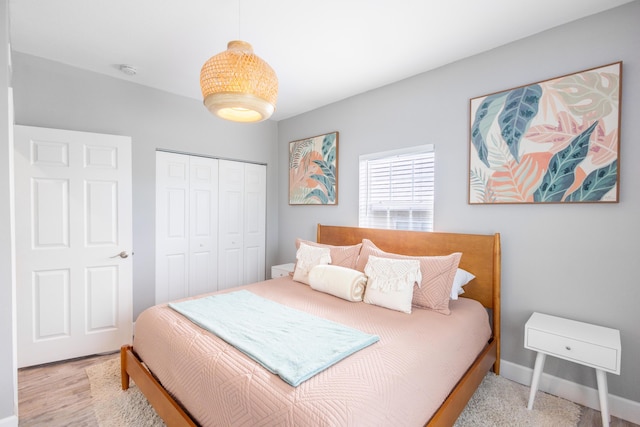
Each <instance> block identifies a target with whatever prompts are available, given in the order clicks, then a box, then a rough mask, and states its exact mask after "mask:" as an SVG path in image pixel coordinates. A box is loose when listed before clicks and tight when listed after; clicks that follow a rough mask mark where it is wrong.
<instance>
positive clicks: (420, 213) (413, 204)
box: [358, 145, 434, 231]
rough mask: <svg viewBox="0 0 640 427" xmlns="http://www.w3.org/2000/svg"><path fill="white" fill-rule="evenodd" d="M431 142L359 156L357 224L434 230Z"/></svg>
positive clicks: (432, 155)
mask: <svg viewBox="0 0 640 427" xmlns="http://www.w3.org/2000/svg"><path fill="white" fill-rule="evenodd" d="M433 177H434V151H433V145H421V146H418V147H411V148H408V149H403V150H394V151H385V152H383V153H374V154H365V155H362V156H360V203H359V208H360V210H359V215H358V222H359V225H360V227H368V228H390V229H397V230H419V231H433V198H434V197H433V196H434V182H433Z"/></svg>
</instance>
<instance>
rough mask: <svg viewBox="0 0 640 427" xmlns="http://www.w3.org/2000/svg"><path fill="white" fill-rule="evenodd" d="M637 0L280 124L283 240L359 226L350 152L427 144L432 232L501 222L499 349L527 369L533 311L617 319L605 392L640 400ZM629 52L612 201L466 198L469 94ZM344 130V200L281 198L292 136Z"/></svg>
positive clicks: (282, 257)
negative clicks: (614, 360)
mask: <svg viewBox="0 0 640 427" xmlns="http://www.w3.org/2000/svg"><path fill="white" fill-rule="evenodd" d="M639 20H640V2H638V1H636V2H633V3H630V4H628V5H625V6H622V7H620V8H617V9H613V10H611V11H607V12H604V13H601V14H598V15H594V16H591V17H588V18H586V19H582V20H580V21H576V22H573V23H570V24H567V25H563V26H561V27H557V28H555V29H552V30H549V31H546V32H544V33H541V34H538V35H534V36H532V37H529V38H526V39H523V40H520V41H518V42H515V43H511V44H509V45H506V46H503V47H500V48H497V49H494V50H492V51H489V52H486V53H483V54H480V55H477V56H474V57H471V58H468V59H465V60H462V61H459V62H456V63H453V64H450V65H447V66H445V67H442V68H440V69H437V70H434V71H431V72H428V73H425V74H421V75H419V76H416V77H413V78H410V79H407V80H404V81H402V82H399V83H396V84H392V85H389V86H386V87H383V88H380V89H376V90H373V91H370V92H367V93H365V94H362V95H359V96H355V97H352V98H349V99H346V100H344V101H341V102H338V103H335V104H332V105H329V106H326V107H323V108H320V109H318V110H316V111H313V112H310V113H307V114H304V115H300V116H297V117H294V118H291V119H288V120H284V121H280V122H279V124H278V144H279V156H280V157H279V159H280V171H279V183H278V186H279V188H280V193H279V194H280V202H279V204H280V208H279V215H280V217H279V221H280V234H279V236H280V238H279V241H280V250H279V256H278V261H279V262H288V261H291V260H293V259H294V258H295V248H294V240H295V238H296V237H303V238H307V239H313V238H315V226H316V223H323V224H333V225H357V221H358V179H357V174H358V156H359V155H360V154H363V153H371V152H376V151H382V150H389V149H394V148H401V147H408V146H413V145H419V144H435V154H436V188H435V191H436V202H435V227H436V230H437V231H452V232H469V233H493V232H500V233H501V235H502V243H503V250H502V255H503V258H502V260H503V262H502V271H503V276H502V278H503V282H502V313H503V317H502V319H503V320H502V337H503V340H502V349H503V353H502V357H503V359H505V360H507V361H510V362H513V363H516V364H519V365H523V366H527V367H533V362H534V354H533V352H531V351H528V350H525V349H524V348H523V327H524V323H525V322H526V320H527V319H528V317H529V316H530V315H531V313H532V312H533V311H539V312H544V313H548V314H553V315H560V316H565V317H568V318H573V319H576V320H581V321H588V322H592V323H596V324H601V325H604V326H608V327H612V328H617V329H620V331H621V336H622V348H623V351H622V375H621V376H616V375H609V390H610V392H611V393H612V394H614V395H618V396H621V397H624V398H627V399H630V400H633V401H636V402H639V401H640V387H638V384H640V365H638V363H637V360H638V355H640V332H639V328H638V325H639V324H640V314H639V310H638V303H639V301H640V290H639V289H640V287H639V286H638V278H637V276H636V274H637V268H638V261H639V259H640V258H639V250H638V242H639V241H640V225H639V223H638V218H639V217H640V216H639V214H640V190H639V186H640V168H639V167H637V165H636V162H637V159H638V158H640V143H639V142H640V125H639V122H638V117H640V81H639V79H638V76H640V54H639V53H638V52H640V51H639V48H640V45H639V42H640V26H639V25H638V22H639ZM619 60H622V61H624V64H623V74H624V75H623V90H622V92H623V96H622V100H623V105H622V128H621V155H622V157H621V167H620V171H621V175H620V183H621V185H620V203H617V204H584V205H561V204H557V205H530V204H529V205H501V206H488V205H481V206H478V205H475V206H470V205H468V204H467V180H468V166H467V165H468V129H469V99H470V98H475V97H477V96H482V95H486V94H489V93H493V92H497V91H501V90H504V89H508V88H511V87H515V86H520V85H523V84H528V83H532V82H536V81H540V80H544V79H547V78H553V77H557V76H561V75H564V74H568V73H573V72H576V71H580V70H584V69H587V68H592V67H597V66H600V65H605V64H608V63H611V62H615V61H619ZM330 131H339V132H340V140H339V160H338V161H339V204H338V206H313V207H312V206H288V201H287V193H286V189H287V184H288V172H287V162H288V143H289V141H293V140H296V139H300V138H304V137H308V136H313V135H318V134H322V133H325V132H330ZM545 372H547V373H550V374H552V375H554V376H557V377H561V378H565V379H568V380H570V381H573V382H576V383H581V384H585V385H588V386H590V387H594V388H595V387H596V384H595V375H594V372H593V370H592V369H588V368H585V367H581V366H577V365H575V364H571V363H569V362H565V361H559V360H557V359H553V358H551V359H549V360H548V361H547V364H546V367H545Z"/></svg>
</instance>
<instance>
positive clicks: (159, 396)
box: [120, 345, 198, 427]
mask: <svg viewBox="0 0 640 427" xmlns="http://www.w3.org/2000/svg"><path fill="white" fill-rule="evenodd" d="M120 374H121V376H122V389H123V390H127V389H128V388H129V378H131V379H133V381H134V382H135V383H136V385H137V386H138V388H139V389H140V391H141V392H142V394H144V395H145V397H146V398H147V400H148V401H149V403H150V404H151V406H153V408H154V409H155V410H156V412H157V413H158V415H160V418H162V419H163V420H164V422H165V423H166V424H167V426H168V427H174V426H175V427H187V426H190V427H195V426H197V425H198V424H196V423H195V422H194V421H193V420H192V419H191V417H190V416H189V414H187V412H185V410H184V409H182V407H181V406H180V405H179V404H178V402H176V401H175V400H174V399H173V397H171V395H170V394H169V393H167V391H166V390H165V389H164V388H163V387H162V385H161V384H160V383H159V382H158V380H156V378H155V377H154V376H153V375H152V374H151V372H149V370H148V369H147V368H145V366H144V365H143V364H142V361H140V359H139V358H138V356H137V355H136V354H135V353H134V352H133V347H132V346H130V345H123V346H122V347H121V348H120Z"/></svg>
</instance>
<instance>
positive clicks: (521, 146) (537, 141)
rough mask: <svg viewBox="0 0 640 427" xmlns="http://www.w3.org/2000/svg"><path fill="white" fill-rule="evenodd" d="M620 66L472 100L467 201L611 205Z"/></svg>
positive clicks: (616, 194)
mask: <svg viewBox="0 0 640 427" xmlns="http://www.w3.org/2000/svg"><path fill="white" fill-rule="evenodd" d="M621 80H622V62H616V63H613V64H609V65H604V66H602V67H598V68H592V69H589V70H585V71H580V72H578V73H574V74H570V75H566V76H562V77H557V78H554V79H551V80H546V81H542V82H538V83H533V84H530V85H527V86H521V87H517V88H515V89H510V90H506V91H503V92H498V93H494V94H491V95H487V96H482V97H479V98H474V99H471V101H470V110H471V111H470V121H471V124H470V125H471V126H470V142H469V203H470V204H489V203H595V202H609V203H617V202H618V197H619V177H620V174H619V160H620V136H619V135H620V133H619V130H620V87H621Z"/></svg>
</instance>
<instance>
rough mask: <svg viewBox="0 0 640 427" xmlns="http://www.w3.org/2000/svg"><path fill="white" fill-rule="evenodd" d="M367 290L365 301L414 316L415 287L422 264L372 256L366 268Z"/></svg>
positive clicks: (418, 281) (418, 280) (420, 278)
mask: <svg viewBox="0 0 640 427" xmlns="http://www.w3.org/2000/svg"><path fill="white" fill-rule="evenodd" d="M364 273H365V274H366V275H367V277H368V280H367V288H366V290H365V293H364V302H366V303H367V304H374V305H378V306H380V307H385V308H390V309H392V310H397V311H402V312H404V313H411V299H412V298H413V286H414V284H416V283H420V281H421V280H422V274H421V273H420V261H418V260H415V259H391V258H379V257H377V256H373V255H371V256H369V260H368V261H367V265H366V266H365V268H364Z"/></svg>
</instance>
